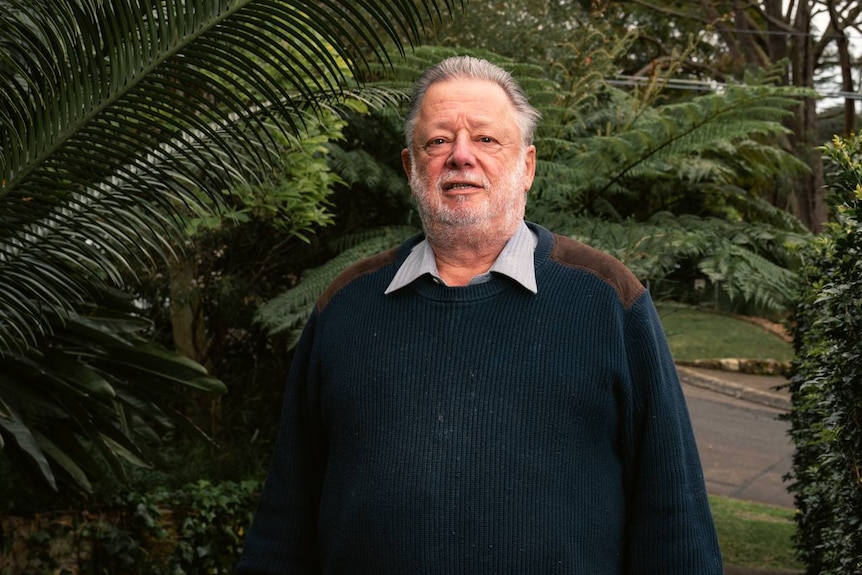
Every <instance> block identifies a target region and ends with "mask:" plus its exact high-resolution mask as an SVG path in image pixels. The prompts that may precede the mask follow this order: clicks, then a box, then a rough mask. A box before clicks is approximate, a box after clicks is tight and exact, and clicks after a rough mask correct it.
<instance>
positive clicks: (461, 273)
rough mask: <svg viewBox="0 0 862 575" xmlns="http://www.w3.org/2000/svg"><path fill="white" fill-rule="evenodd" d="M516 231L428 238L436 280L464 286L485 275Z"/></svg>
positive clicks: (456, 232) (472, 232) (457, 231)
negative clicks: (435, 264) (435, 270)
mask: <svg viewBox="0 0 862 575" xmlns="http://www.w3.org/2000/svg"><path fill="white" fill-rule="evenodd" d="M519 225H520V223H519ZM516 229H517V228H515V229H512V230H509V231H508V232H503V233H499V232H498V233H496V234H484V233H483V234H477V233H476V232H475V231H472V230H465V231H461V230H455V231H453V232H452V233H448V234H446V236H445V237H442V238H441V237H430V236H428V238H427V239H428V242H429V243H430V244H431V248H432V249H433V250H434V259H435V261H436V262H437V271H438V273H439V274H440V278H441V279H442V280H443V281H444V282H446V285H449V286H465V285H467V284H468V283H469V282H470V280H471V279H473V278H474V277H476V276H478V275H481V274H484V273H486V272H487V271H488V270H489V269H491V266H493V265H494V262H495V261H497V257H498V256H499V255H500V252H501V251H503V248H504V247H506V242H508V241H509V239H510V238H511V237H512V236H513V235H514V233H515V230H516Z"/></svg>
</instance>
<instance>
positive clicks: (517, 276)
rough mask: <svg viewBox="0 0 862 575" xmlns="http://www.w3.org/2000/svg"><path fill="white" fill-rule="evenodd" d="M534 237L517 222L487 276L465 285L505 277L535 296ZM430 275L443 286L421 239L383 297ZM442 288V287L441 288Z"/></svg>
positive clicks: (433, 262)
mask: <svg viewBox="0 0 862 575" xmlns="http://www.w3.org/2000/svg"><path fill="white" fill-rule="evenodd" d="M537 244H538V237H537V235H536V233H535V232H533V231H532V230H531V229H530V228H528V227H527V224H526V223H525V222H521V225H520V226H518V228H517V230H515V233H514V234H513V235H512V237H511V238H509V241H508V242H506V245H505V246H504V247H503V251H501V252H500V255H499V256H497V259H496V261H494V264H493V265H492V266H491V269H490V270H488V272H487V273H484V274H481V275H478V276H476V277H474V278H473V279H472V280H470V283H469V285H476V284H480V283H484V282H487V281H488V280H490V279H491V274H492V273H498V274H502V275H505V276H508V277H510V278H512V279H513V280H515V281H516V282H518V283H519V284H520V285H521V286H523V287H524V288H525V289H527V290H529V291H530V292H532V293H533V294H535V293H538V288H537V285H536V267H535V262H534V253H535V250H536V245H537ZM426 274H430V275H431V277H433V278H434V280H435V281H437V282H439V283H441V284H442V283H443V280H442V279H441V278H440V273H439V271H438V270H437V262H436V260H435V259H434V250H433V248H432V247H431V244H430V243H428V240H425V239H423V240H422V241H421V242H419V243H418V244H416V245H415V246H413V249H412V250H411V251H410V253H409V254H408V256H407V258H406V259H405V260H404V262H403V263H402V264H401V265H400V266H399V267H398V270H397V271H396V272H395V276H394V277H393V278H392V281H391V282H390V283H389V287H387V288H386V291H385V292H384V293H386V294H389V293H392V292H394V291H396V290H399V289H401V288H402V287H405V286H407V285H409V284H411V283H413V282H414V281H415V280H416V279H418V278H420V277H422V276H424V275H426ZM443 285H445V284H443Z"/></svg>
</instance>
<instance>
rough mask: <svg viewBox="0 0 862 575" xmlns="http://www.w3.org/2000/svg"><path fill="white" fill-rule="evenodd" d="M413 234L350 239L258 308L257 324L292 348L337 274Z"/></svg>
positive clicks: (372, 233) (393, 231)
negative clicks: (291, 285)
mask: <svg viewBox="0 0 862 575" xmlns="http://www.w3.org/2000/svg"><path fill="white" fill-rule="evenodd" d="M417 231H418V230H417V229H416V228H411V227H409V226H402V227H389V228H384V229H380V230H369V231H367V232H365V233H363V234H360V235H359V236H357V237H354V238H352V240H353V241H354V242H355V245H352V246H351V247H348V248H346V249H343V251H341V253H339V254H338V255H337V256H336V257H334V258H332V259H330V260H329V261H327V262H326V263H324V264H323V265H321V266H319V267H317V268H314V269H310V270H307V271H306V272H305V273H304V274H303V277H302V280H301V281H300V282H299V283H298V284H297V285H296V286H295V287H293V288H291V289H289V290H287V291H285V292H284V293H282V294H281V295H279V296H278V297H276V298H274V299H272V300H270V301H268V302H266V303H265V304H264V305H262V306H261V307H260V309H259V310H258V312H257V315H256V319H257V321H258V322H259V323H260V324H261V325H262V326H263V327H264V328H265V329H266V330H267V331H268V332H269V333H270V334H272V335H278V334H287V337H288V339H287V345H288V347H289V348H291V347H293V346H294V345H296V342H297V341H299V336H300V334H301V333H302V328H303V327H304V325H305V322H306V321H307V320H308V317H309V316H310V315H311V312H312V310H313V309H314V305H315V303H316V301H317V298H318V297H320V294H321V293H323V290H324V289H326V286H328V285H329V284H330V283H332V280H334V279H335V278H336V276H338V274H340V273H341V272H342V271H344V269H345V268H346V267H348V266H349V265H350V264H352V263H354V262H357V261H359V260H361V259H363V258H367V257H369V256H372V255H374V254H376V253H379V252H382V251H385V250H387V249H390V248H393V247H395V246H397V245H398V244H400V243H401V242H403V241H404V240H406V239H407V238H408V237H410V236H411V235H413V234H415V233H417Z"/></svg>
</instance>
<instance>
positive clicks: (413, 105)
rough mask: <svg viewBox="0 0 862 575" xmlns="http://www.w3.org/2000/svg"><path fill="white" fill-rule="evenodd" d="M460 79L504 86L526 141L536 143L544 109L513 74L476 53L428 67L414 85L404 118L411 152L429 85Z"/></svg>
mask: <svg viewBox="0 0 862 575" xmlns="http://www.w3.org/2000/svg"><path fill="white" fill-rule="evenodd" d="M458 79H470V80H487V81H489V82H493V83H495V84H497V85H498V86H500V88H502V89H503V91H504V92H505V93H506V95H507V96H508V97H509V100H510V101H511V102H512V105H513V106H514V107H515V123H517V125H518V129H519V130H520V132H521V137H522V139H523V141H524V145H525V146H529V145H531V144H532V143H533V134H535V132H536V125H537V124H538V123H539V118H540V117H541V113H539V111H538V110H536V109H535V108H534V107H533V106H532V105H531V104H530V101H529V100H528V99H527V94H526V93H525V92H524V89H523V88H522V87H521V85H520V84H518V81H517V80H515V78H514V77H512V74H510V73H509V72H507V71H506V70H504V69H503V68H501V67H499V66H497V65H496V64H492V63H491V62H489V61H487V60H482V59H479V58H474V57H472V56H453V57H451V58H446V59H445V60H443V61H441V62H440V63H438V64H436V65H434V66H432V67H430V68H428V69H427V70H426V71H425V72H424V73H423V74H422V76H421V77H420V78H419V80H417V82H416V84H414V86H413V93H412V95H411V96H410V102H409V103H408V106H407V116H406V117H405V118H404V141H405V143H406V144H407V149H408V150H410V151H411V153H412V149H413V135H414V134H415V133H416V122H417V120H418V116H419V107H420V106H421V105H422V99H423V98H425V93H426V92H427V91H428V88H430V87H431V85H432V84H436V83H437V82H444V81H447V80H458Z"/></svg>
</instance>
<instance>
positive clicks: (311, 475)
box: [234, 314, 326, 575]
mask: <svg viewBox="0 0 862 575" xmlns="http://www.w3.org/2000/svg"><path fill="white" fill-rule="evenodd" d="M316 317H317V316H316V314H313V315H312V316H311V318H310V319H309V322H308V324H307V325H306V327H305V330H304V331H303V334H302V337H301V338H300V341H299V343H298V344H297V347H296V350H295V353H294V358H293V363H292V365H291V370H290V375H289V377H288V383H287V387H286V389H285V396H284V405H283V407H282V415H281V423H280V428H279V435H278V441H277V443H276V448H275V453H274V456H273V459H272V461H271V463H270V466H269V470H268V472H267V477H266V482H265V483H264V487H263V491H262V493H261V496H260V500H259V502H258V507H257V511H256V513H255V516H254V520H253V521H252V525H251V527H250V529H249V531H248V532H247V533H246V535H245V538H244V541H243V552H242V556H241V558H240V561H239V563H238V565H237V567H236V570H235V571H234V575H276V574H278V575H299V574H303V575H305V574H312V573H319V572H320V565H319V553H318V546H317V516H318V507H319V500H320V493H321V486H322V481H323V480H322V477H323V465H324V461H325V449H326V442H325V439H324V437H323V434H322V432H321V429H320V424H319V421H318V420H317V418H316V415H315V414H316V413H318V410H317V409H316V402H317V391H316V389H317V386H316V385H315V380H316V374H317V369H316V362H315V360H314V357H315V353H314V330H315V324H316Z"/></svg>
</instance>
